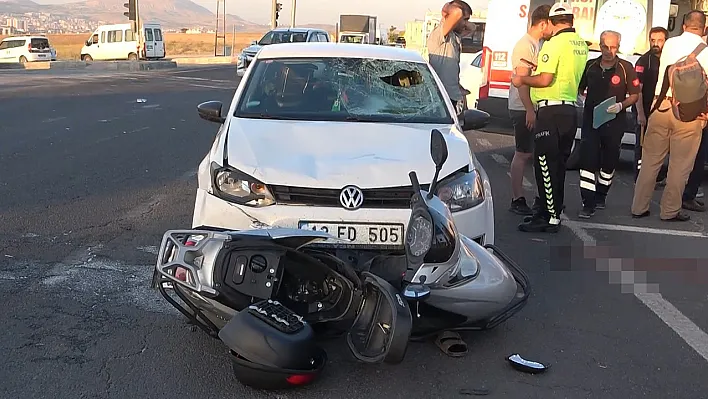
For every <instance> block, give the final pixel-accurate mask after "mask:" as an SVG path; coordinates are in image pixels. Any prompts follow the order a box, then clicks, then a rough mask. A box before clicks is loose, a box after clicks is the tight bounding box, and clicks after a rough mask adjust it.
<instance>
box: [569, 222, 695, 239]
mask: <svg viewBox="0 0 708 399" xmlns="http://www.w3.org/2000/svg"><path fill="white" fill-rule="evenodd" d="M573 223H574V224H575V225H577V226H578V227H581V228H584V229H588V230H610V231H625V232H628V233H645V234H659V235H669V236H677V237H693V238H706V237H708V234H706V233H701V232H698V231H683V230H672V229H656V228H653V227H641V226H626V225H621V224H605V223H589V222H573Z"/></svg>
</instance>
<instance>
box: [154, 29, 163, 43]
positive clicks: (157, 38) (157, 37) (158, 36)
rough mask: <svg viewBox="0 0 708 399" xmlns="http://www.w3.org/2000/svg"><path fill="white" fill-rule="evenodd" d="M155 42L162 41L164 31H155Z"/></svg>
mask: <svg viewBox="0 0 708 399" xmlns="http://www.w3.org/2000/svg"><path fill="white" fill-rule="evenodd" d="M155 41H158V42H161V41H162V29H155Z"/></svg>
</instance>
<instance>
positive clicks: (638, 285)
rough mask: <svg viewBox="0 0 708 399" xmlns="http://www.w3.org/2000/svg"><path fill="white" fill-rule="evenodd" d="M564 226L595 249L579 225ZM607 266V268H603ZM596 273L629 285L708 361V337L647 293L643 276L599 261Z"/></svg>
mask: <svg viewBox="0 0 708 399" xmlns="http://www.w3.org/2000/svg"><path fill="white" fill-rule="evenodd" d="M561 219H563V221H564V224H565V225H566V226H567V227H568V228H569V229H570V230H571V231H572V232H573V234H575V235H576V236H577V237H578V238H579V239H580V240H581V241H582V242H583V244H584V246H585V247H594V246H596V245H597V242H596V241H595V239H594V238H593V237H592V236H591V235H590V234H588V232H587V231H585V229H584V228H583V227H581V224H580V223H578V222H574V221H572V220H569V219H568V218H567V217H566V216H565V215H561ZM603 263H607V264H608V267H604V266H603V265H602V264H603ZM597 266H598V271H605V272H608V274H609V277H610V283H616V282H620V283H621V284H623V285H625V286H626V285H628V284H631V285H632V294H633V295H634V296H635V297H636V298H637V299H639V301H641V302H642V303H643V304H644V305H645V306H646V307H647V308H649V309H650V310H651V311H652V312H654V314H655V315H657V316H658V317H659V318H660V319H661V320H662V321H663V322H664V323H665V324H666V325H667V326H669V328H671V329H672V330H673V331H674V332H675V333H676V334H678V336H679V337H681V339H683V340H684V341H685V342H686V343H687V344H688V345H689V346H690V347H691V348H693V349H694V350H695V351H696V352H697V353H698V354H699V355H701V357H703V359H705V360H706V361H708V334H706V333H705V332H704V331H702V330H701V329H700V328H699V327H698V326H697V325H695V323H693V322H692V321H691V320H690V319H689V318H688V317H686V316H684V314H683V313H681V311H680V310H678V309H677V308H676V307H675V306H673V305H672V304H671V303H669V301H667V300H666V299H664V297H663V296H662V295H661V294H660V293H659V292H658V290H657V289H655V288H654V289H650V287H649V286H648V285H647V284H646V283H645V282H638V280H644V281H646V278H645V273H637V272H635V271H633V270H623V268H622V261H621V260H613V259H605V260H602V259H598V260H597Z"/></svg>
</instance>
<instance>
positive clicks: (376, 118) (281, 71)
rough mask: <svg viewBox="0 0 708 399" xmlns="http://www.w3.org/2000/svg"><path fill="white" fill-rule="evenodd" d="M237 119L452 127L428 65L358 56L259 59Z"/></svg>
mask: <svg viewBox="0 0 708 399" xmlns="http://www.w3.org/2000/svg"><path fill="white" fill-rule="evenodd" d="M235 116H237V117H242V118H262V119H300V120H321V121H361V122H392V123H394V122H408V123H452V117H451V116H450V114H449V113H448V110H447V108H446V106H445V102H444V100H443V97H442V94H441V93H440V91H439V89H438V87H437V85H436V84H435V81H434V80H433V75H432V73H431V71H430V69H429V68H428V66H427V65H426V64H423V63H415V62H406V61H389V60H380V59H378V60H375V59H362V58H318V59H302V58H299V59H278V60H263V61H259V62H258V64H257V65H254V70H253V72H252V73H251V77H250V78H249V81H248V82H247V84H246V88H245V95H244V96H243V98H242V100H241V102H240V104H239V106H238V107H237V110H236V114H235Z"/></svg>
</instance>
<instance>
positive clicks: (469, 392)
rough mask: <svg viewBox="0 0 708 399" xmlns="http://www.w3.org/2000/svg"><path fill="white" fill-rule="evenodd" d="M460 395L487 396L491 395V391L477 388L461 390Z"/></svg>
mask: <svg viewBox="0 0 708 399" xmlns="http://www.w3.org/2000/svg"><path fill="white" fill-rule="evenodd" d="M459 393H460V395H471V396H487V395H489V389H486V388H475V389H466V388H463V389H460V392H459Z"/></svg>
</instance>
